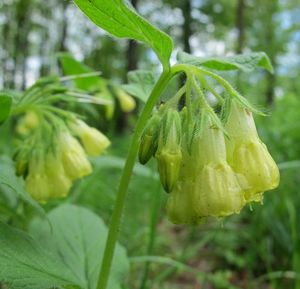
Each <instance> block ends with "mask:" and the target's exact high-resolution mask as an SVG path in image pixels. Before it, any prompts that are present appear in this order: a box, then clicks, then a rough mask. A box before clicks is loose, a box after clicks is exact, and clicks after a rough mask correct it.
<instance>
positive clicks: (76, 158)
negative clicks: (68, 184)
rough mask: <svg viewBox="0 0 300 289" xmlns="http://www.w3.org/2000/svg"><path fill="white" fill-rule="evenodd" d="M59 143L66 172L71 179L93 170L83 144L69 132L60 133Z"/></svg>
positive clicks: (85, 174)
mask: <svg viewBox="0 0 300 289" xmlns="http://www.w3.org/2000/svg"><path fill="white" fill-rule="evenodd" d="M57 145H58V153H59V154H60V156H61V161H62V163H63V167H64V170H65V173H66V175H67V176H68V177H69V178H70V179H71V180H75V179H78V178H82V177H84V176H87V175H89V174H90V173H91V172H92V166H91V164H90V162H89V160H88V159H87V156H86V154H85V152H84V150H83V148H82V146H81V145H80V143H79V142H78V141H77V140H76V139H75V138H74V137H73V136H72V135H71V134H70V133H69V132H67V131H65V132H61V133H60V135H59V136H58V140H57Z"/></svg>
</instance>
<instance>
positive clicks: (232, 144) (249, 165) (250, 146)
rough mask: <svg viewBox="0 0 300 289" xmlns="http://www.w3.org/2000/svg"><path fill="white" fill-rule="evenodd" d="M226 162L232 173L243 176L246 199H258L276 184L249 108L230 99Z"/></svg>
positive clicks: (274, 167)
mask: <svg viewBox="0 0 300 289" xmlns="http://www.w3.org/2000/svg"><path fill="white" fill-rule="evenodd" d="M225 129H226V131H227V132H228V135H229V136H228V138H227V139H226V148H227V154H228V162H229V164H230V165H231V166H232V168H233V169H234V171H235V172H237V173H239V174H242V175H244V176H245V178H246V180H247V183H248V188H245V192H246V193H245V198H246V200H247V201H249V202H250V201H261V199H262V193H263V192H265V191H268V190H271V189H274V188H276V187H277V186H278V184H279V178H280V175H279V170H278V167H277V165H276V163H275V161H274V160H273V158H272V157H271V155H270V153H269V152H268V149H267V147H266V146H265V144H264V143H263V142H262V141H261V140H260V138H259V136H258V134H257V130H256V126H255V123H254V119H253V116H252V113H251V111H249V110H248V109H247V108H246V107H244V106H243V105H242V104H240V103H239V102H238V100H235V99H233V100H232V104H231V110H230V113H229V116H228V120H227V123H226V126H225Z"/></svg>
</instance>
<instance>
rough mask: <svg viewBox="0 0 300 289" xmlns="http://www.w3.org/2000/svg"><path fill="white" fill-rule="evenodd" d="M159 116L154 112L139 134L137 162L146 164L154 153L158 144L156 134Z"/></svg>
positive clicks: (157, 133) (157, 132) (157, 134)
mask: <svg viewBox="0 0 300 289" xmlns="http://www.w3.org/2000/svg"><path fill="white" fill-rule="evenodd" d="M160 121H161V118H160V117H159V116H158V115H157V114H154V115H153V116H152V117H151V119H150V120H149V121H148V123H147V125H146V128H145V130H144V132H143V134H142V136H141V141H140V146H139V162H140V163H141V164H143V165H144V164H146V163H147V162H148V161H149V160H150V158H151V157H152V156H153V155H154V154H155V153H156V150H157V146H158V136H159V127H160Z"/></svg>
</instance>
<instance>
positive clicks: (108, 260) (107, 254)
mask: <svg viewBox="0 0 300 289" xmlns="http://www.w3.org/2000/svg"><path fill="white" fill-rule="evenodd" d="M176 72H178V70H176V68H175V67H173V69H172V70H169V71H167V72H163V73H162V75H161V76H160V78H159V80H158V82H157V83H156V85H155V87H154V89H153V90H152V93H151V95H150V97H149V99H148V101H147V102H146V104H145V107H144V109H143V111H142V113H141V116H140V117H139V119H138V122H137V125H136V131H135V133H134V135H133V138H132V141H131V145H130V148H129V152H128V155H127V160H126V163H125V167H124V170H123V173H122V177H121V181H120V185H119V189H118V193H117V199H116V202H115V207H114V210H113V213H112V216H111V222H110V226H109V231H108V236H107V240H106V245H105V251H104V256H103V260H102V266H101V270H100V275H99V279H98V284H97V289H106V287H107V284H108V279H109V274H110V270H111V265H112V260H113V256H114V251H115V246H116V243H117V239H118V233H119V229H120V223H121V218H122V214H123V209H124V205H125V200H126V196H127V190H128V185H129V181H130V177H131V174H132V170H133V167H134V164H135V160H136V156H137V153H138V147H139V139H140V136H141V134H142V132H143V129H144V127H145V125H146V123H147V120H148V118H149V116H150V114H151V112H152V110H153V108H154V106H155V104H156V102H157V100H158V98H159V96H160V95H161V93H162V92H163V90H164V89H165V87H166V86H167V84H168V82H169V81H170V79H171V78H172V77H173V75H174V74H175V73H176Z"/></svg>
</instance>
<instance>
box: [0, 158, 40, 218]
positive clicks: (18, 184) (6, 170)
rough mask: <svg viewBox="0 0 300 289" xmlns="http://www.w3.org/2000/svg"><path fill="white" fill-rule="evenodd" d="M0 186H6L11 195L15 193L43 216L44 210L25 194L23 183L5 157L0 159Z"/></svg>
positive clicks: (11, 163) (12, 164)
mask: <svg viewBox="0 0 300 289" xmlns="http://www.w3.org/2000/svg"><path fill="white" fill-rule="evenodd" d="M0 185H2V186H6V187H7V188H8V190H9V191H10V192H11V193H15V194H16V195H17V196H18V197H20V198H21V199H22V200H23V201H25V202H26V203H28V204H30V205H31V206H32V207H33V208H34V209H35V210H36V211H37V212H38V213H39V214H40V215H42V216H45V212H44V209H43V208H42V207H41V206H40V205H39V204H38V203H37V202H36V201H35V200H34V199H32V198H31V196H30V195H29V194H28V193H27V192H25V190H24V181H23V180H22V179H21V178H19V177H17V176H16V173H15V166H14V163H13V161H12V160H11V159H10V158H8V157H6V156H2V157H0Z"/></svg>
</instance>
